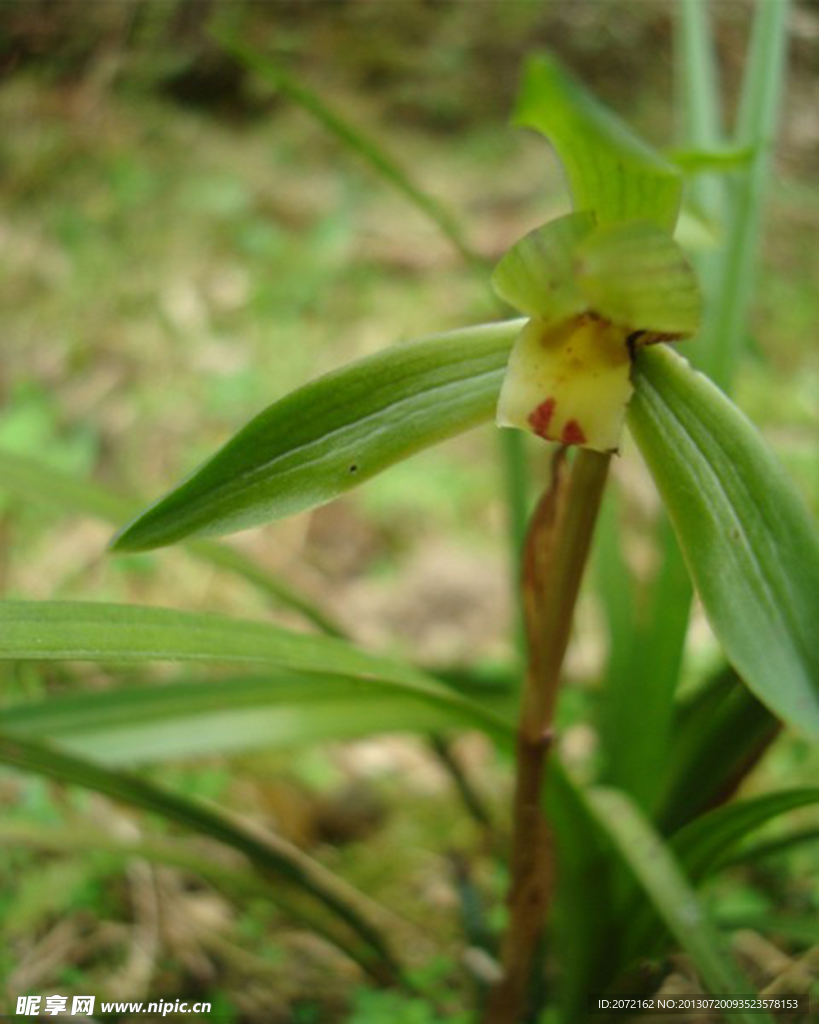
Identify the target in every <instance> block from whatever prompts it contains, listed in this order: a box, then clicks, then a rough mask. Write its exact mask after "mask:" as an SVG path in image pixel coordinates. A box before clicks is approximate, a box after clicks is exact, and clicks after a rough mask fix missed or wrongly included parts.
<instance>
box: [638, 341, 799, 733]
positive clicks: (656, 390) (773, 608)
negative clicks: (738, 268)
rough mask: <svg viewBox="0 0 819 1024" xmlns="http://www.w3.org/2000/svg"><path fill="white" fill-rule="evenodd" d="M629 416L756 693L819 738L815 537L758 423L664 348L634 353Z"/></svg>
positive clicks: (717, 623) (697, 578)
mask: <svg viewBox="0 0 819 1024" xmlns="http://www.w3.org/2000/svg"><path fill="white" fill-rule="evenodd" d="M635 378H636V379H635V386H636V391H635V396H634V399H633V400H632V403H631V406H630V409H629V424H630V426H631V429H632V431H633V433H634V435H635V438H636V440H637V443H638V445H639V447H640V450H641V452H642V454H643V456H644V458H645V460H646V462H647V463H648V466H649V469H650V470H651V472H652V475H653V476H654V479H655V481H656V483H657V486H658V487H659V489H660V494H661V495H662V498H663V501H664V503H665V505H666V508H667V510H668V512H669V515H670V517H671V521H672V524H673V526H674V529H675V532H676V534H677V538H678V540H679V542H680V546H681V548H682V551H683V555H684V557H685V560H686V563H687V565H688V569H689V572H690V573H691V576H692V578H693V580H694V584H695V586H696V588H697V591H698V592H699V595H700V598H701V599H702V603H703V606H704V608H705V612H706V615H707V616H708V620H709V622H710V624H711V627H712V629H713V630H714V633H715V634H716V636H717V638H718V640H719V641H720V643H721V644H722V646H723V649H724V650H725V653H726V656H727V658H728V660H729V661H730V662H731V664H732V665H733V666H734V668H735V669H736V670H737V672H738V674H739V675H740V677H741V678H742V679H743V680H744V681H745V683H746V684H747V685H748V687H749V688H750V689H751V690H752V691H753V692H754V693H755V694H756V696H757V697H758V698H759V699H760V700H761V701H762V702H763V703H764V704H766V705H767V706H768V707H769V708H770V709H771V710H772V711H773V712H774V713H775V714H776V715H778V716H779V717H780V718H782V719H783V720H784V721H786V722H788V723H789V724H791V725H793V726H794V727H795V728H797V729H799V730H802V731H804V732H807V733H809V734H810V735H812V736H819V645H818V644H817V643H816V598H817V594H819V542H818V541H817V536H816V531H815V529H814V527H813V524H812V523H811V521H810V517H809V515H808V513H807V511H806V509H805V508H804V506H803V504H802V502H801V500H800V498H799V496H798V494H797V493H796V491H795V489H794V487H793V485H792V483H791V482H790V480H789V479H788V478H787V476H786V475H785V473H784V471H783V470H782V468H781V467H780V465H779V464H778V463H777V461H776V460H775V459H774V458H773V456H772V455H771V454H770V452H769V451H768V449H767V448H766V447H765V445H764V443H763V441H762V439H761V438H760V437H759V435H758V434H757V432H756V431H755V429H754V428H753V426H752V425H751V424H750V423H749V422H748V421H747V420H746V419H745V417H744V416H743V415H742V414H741V413H740V412H739V410H737V409H736V407H735V406H733V405H732V404H731V402H730V401H729V400H728V399H727V398H725V396H724V395H723V394H722V393H721V392H720V391H719V390H718V389H717V388H716V387H715V386H714V385H713V384H711V383H710V382H709V381H708V380H707V379H706V378H705V377H703V376H702V375H701V374H698V373H697V372H696V371H694V370H692V369H691V367H690V366H688V364H687V363H686V362H685V361H684V360H682V359H680V358H679V357H678V356H676V355H675V354H674V353H673V352H671V351H670V350H669V349H667V348H665V347H664V346H655V347H654V348H653V349H652V350H646V351H643V352H641V353H640V355H639V357H638V360H637V372H636V374H635Z"/></svg>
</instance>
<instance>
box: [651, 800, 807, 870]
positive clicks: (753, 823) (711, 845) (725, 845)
mask: <svg viewBox="0 0 819 1024" xmlns="http://www.w3.org/2000/svg"><path fill="white" fill-rule="evenodd" d="M813 804H819V789H817V788H804V789H792V790H787V789H786V790H780V791H779V792H776V793H766V794H764V795H763V796H758V797H754V798H753V799H748V800H737V801H735V802H734V803H731V804H728V805H727V806H725V807H718V808H717V809H716V810H713V811H710V812H709V813H708V814H704V815H702V816H701V817H699V818H697V819H696V821H693V822H691V824H690V825H687V826H686V827H685V828H683V829H680V831H679V832H677V833H676V834H675V835H674V836H673V838H672V840H671V843H672V846H673V847H674V849H675V850H676V852H677V855H678V856H679V858H680V860H681V862H682V863H684V864H685V866H686V870H687V871H688V874H689V875H690V877H691V878H694V879H697V880H699V879H701V878H703V877H705V875H706V874H708V873H709V872H710V871H712V870H714V869H715V868H716V866H718V865H719V864H720V863H722V861H724V860H725V859H727V858H728V857H730V855H731V853H732V852H733V851H734V849H735V848H736V846H737V844H738V843H739V842H740V841H741V840H743V839H745V838H746V836H748V835H749V834H750V833H751V832H753V831H754V830H755V829H758V828H760V827H761V826H762V825H765V824H766V823H767V822H769V821H771V820H772V819H773V818H776V817H779V815H781V814H785V813H787V812H788V811H793V810H796V809H797V808H800V807H809V806H811V805H813Z"/></svg>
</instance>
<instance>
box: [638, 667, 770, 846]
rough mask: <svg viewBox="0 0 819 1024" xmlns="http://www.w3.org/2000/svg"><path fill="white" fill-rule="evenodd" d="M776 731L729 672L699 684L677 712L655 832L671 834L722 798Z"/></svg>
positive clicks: (766, 714) (767, 714) (763, 709)
mask: <svg viewBox="0 0 819 1024" xmlns="http://www.w3.org/2000/svg"><path fill="white" fill-rule="evenodd" d="M780 728H781V726H780V724H779V722H778V720H777V719H776V718H775V717H774V716H773V715H772V714H771V713H770V711H768V709H767V708H766V707H765V705H764V704H761V703H760V702H759V701H758V700H757V699H756V697H755V696H754V695H753V694H752V693H751V692H750V691H749V690H748V688H747V687H746V686H744V685H743V683H742V681H741V680H740V679H739V677H738V676H737V674H736V672H734V670H733V669H731V668H728V667H726V668H725V669H724V671H722V672H720V673H719V674H718V675H716V676H714V677H713V678H712V679H710V680H709V681H708V682H707V683H705V684H704V685H703V686H702V687H701V688H700V690H698V691H697V693H696V694H694V695H693V696H692V697H691V698H689V699H688V700H687V701H686V702H685V703H684V704H682V705H681V706H680V707H679V708H677V713H676V719H675V722H674V728H673V730H672V733H671V736H670V740H669V743H668V753H667V765H668V769H667V772H666V773H665V776H664V778H663V779H662V788H663V789H664V792H663V796H662V801H661V804H660V808H659V811H658V814H657V825H658V827H659V828H660V830H661V831H662V832H663V833H665V834H668V833H671V832H676V831H677V830H678V829H679V828H681V827H682V826H683V825H686V824H687V823H688V822H689V821H691V820H693V819H694V818H695V817H696V816H697V815H699V814H701V813H702V812H703V811H706V810H708V809H709V808H711V807H714V806H716V805H717V804H719V803H722V802H724V801H725V800H727V799H728V798H729V797H730V796H731V795H732V793H733V792H734V790H735V789H736V788H737V786H738V785H739V784H740V783H741V781H742V779H743V778H744V776H745V775H746V774H747V772H748V771H749V770H750V769H751V768H752V767H753V765H754V764H756V762H757V761H758V759H759V757H760V756H761V755H762V754H763V753H764V751H765V750H766V749H767V747H768V745H769V744H770V743H771V742H772V740H773V739H774V738H775V737H776V735H777V734H778V732H779V730H780Z"/></svg>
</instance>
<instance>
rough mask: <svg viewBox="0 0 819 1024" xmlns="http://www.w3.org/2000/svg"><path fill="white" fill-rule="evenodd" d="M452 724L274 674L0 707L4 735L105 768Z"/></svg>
mask: <svg viewBox="0 0 819 1024" xmlns="http://www.w3.org/2000/svg"><path fill="white" fill-rule="evenodd" d="M460 723H461V717H460V715H459V714H456V715H454V716H453V714H452V713H451V711H449V710H448V709H447V708H445V707H443V706H442V705H438V704H431V703H429V702H428V701H427V700H423V699H422V700H418V699H417V698H415V697H412V696H410V695H408V694H406V693H391V692H388V691H386V690H384V691H381V690H373V689H371V688H369V687H362V686H361V684H360V683H359V682H357V681H355V680H352V679H349V678H343V677H332V676H326V677H324V676H322V677H316V676H307V675H299V674H296V673H282V672H271V673H269V674H266V675H254V676H240V677H238V678H227V679H219V680H214V681H211V682H202V681H196V680H190V681H184V682H176V683H168V684H162V685H158V686H157V685H138V686H129V687H127V688H118V689H115V690H108V691H104V692H96V693H80V694H71V695H69V696H61V697H54V696H50V697H49V698H48V699H47V700H42V701H37V702H34V703H27V704H18V705H16V706H13V707H10V708H5V709H3V710H0V730H2V731H3V732H6V733H8V734H13V735H15V736H23V737H30V738H32V739H45V740H49V741H53V742H55V743H57V744H58V745H59V747H60V749H62V750H67V751H69V752H73V753H76V754H82V755H84V756H85V757H89V758H91V759H92V760H94V761H99V762H101V763H103V764H107V765H113V766H117V765H136V764H146V763H154V762H165V761H171V760H178V759H183V758H192V757H203V756H210V755H212V754H235V753H238V752H240V751H245V750H253V749H260V748H264V749H270V748H272V747H282V746H291V745H295V744H304V743H316V742H320V741H322V740H328V739H349V738H352V737H356V736H364V735H374V734H377V733H384V732H432V731H433V730H436V729H446V728H447V727H448V726H452V725H453V724H455V725H457V724H460Z"/></svg>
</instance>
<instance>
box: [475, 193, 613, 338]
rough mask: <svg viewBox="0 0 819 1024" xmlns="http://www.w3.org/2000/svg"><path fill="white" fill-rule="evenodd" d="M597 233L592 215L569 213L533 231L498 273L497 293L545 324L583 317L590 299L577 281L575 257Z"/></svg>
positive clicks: (514, 248) (494, 277)
mask: <svg viewBox="0 0 819 1024" xmlns="http://www.w3.org/2000/svg"><path fill="white" fill-rule="evenodd" d="M593 228H594V218H593V217H592V216H591V214H588V213H570V214H569V215H568V216H566V217H558V218H557V220H553V221H550V222H549V223H548V224H544V225H543V226H542V227H539V228H536V229H535V230H534V231H530V232H529V234H528V235H524V236H523V238H521V239H520V241H518V242H516V243H515V244H514V245H513V246H512V248H511V249H510V250H509V251H508V252H507V253H506V255H505V256H504V257H503V259H502V260H501V261H500V263H499V264H498V265H497V267H496V268H495V271H494V273H493V274H492V284H493V286H494V288H495V291H496V292H497V293H498V295H500V297H501V298H502V299H504V300H505V301H506V302H508V303H509V304H510V305H511V306H514V307H515V308H516V309H519V310H521V312H523V313H528V314H529V316H536V317H540V319H542V320H565V319H566V318H567V317H570V316H573V315H574V314H575V313H582V312H583V311H584V309H585V308H586V299H585V298H584V297H583V295H582V293H581V291H580V289H579V287H578V284H577V282H576V281H575V275H574V264H575V253H576V251H577V247H578V244H579V242H580V241H581V240H582V239H583V238H585V237H586V235H588V234H589V232H590V231H592V230H593Z"/></svg>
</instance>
